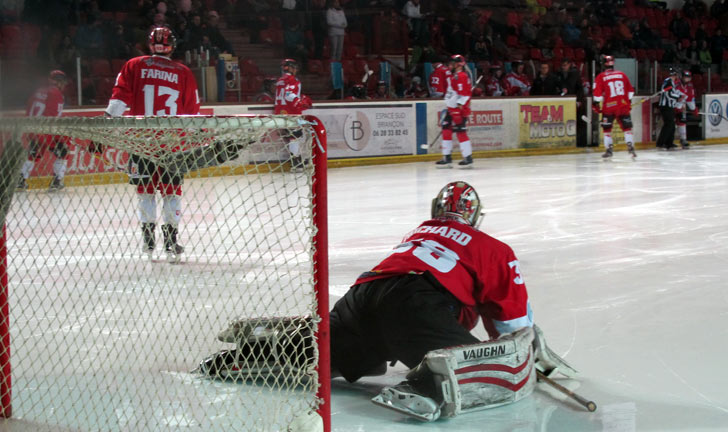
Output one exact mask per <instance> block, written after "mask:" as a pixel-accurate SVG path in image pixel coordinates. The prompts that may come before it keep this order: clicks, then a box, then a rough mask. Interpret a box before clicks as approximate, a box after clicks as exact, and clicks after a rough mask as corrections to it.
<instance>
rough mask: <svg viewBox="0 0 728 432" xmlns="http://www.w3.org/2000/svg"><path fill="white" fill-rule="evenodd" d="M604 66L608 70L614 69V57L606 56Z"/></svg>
mask: <svg viewBox="0 0 728 432" xmlns="http://www.w3.org/2000/svg"><path fill="white" fill-rule="evenodd" d="M604 66H605V67H608V68H612V67H614V57H612V56H609V55H608V56H604Z"/></svg>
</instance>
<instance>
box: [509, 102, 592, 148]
mask: <svg viewBox="0 0 728 432" xmlns="http://www.w3.org/2000/svg"><path fill="white" fill-rule="evenodd" d="M518 113H519V121H518V124H519V127H518V141H519V142H520V147H521V148H545V147H575V146H576V121H577V120H576V104H575V103H574V100H573V99H567V100H564V101H559V100H553V99H552V100H549V101H539V100H525V101H524V100H521V101H520V102H519V104H518Z"/></svg>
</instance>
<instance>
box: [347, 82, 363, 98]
mask: <svg viewBox="0 0 728 432" xmlns="http://www.w3.org/2000/svg"><path fill="white" fill-rule="evenodd" d="M365 99H369V97H367V91H366V89H365V88H364V86H363V85H361V84H354V86H353V87H352V88H351V90H350V94H349V96H347V97H345V98H344V100H365Z"/></svg>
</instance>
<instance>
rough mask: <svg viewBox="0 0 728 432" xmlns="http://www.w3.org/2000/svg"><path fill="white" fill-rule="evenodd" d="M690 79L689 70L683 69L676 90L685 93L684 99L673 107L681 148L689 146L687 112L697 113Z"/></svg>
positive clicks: (684, 148)
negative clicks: (677, 106)
mask: <svg viewBox="0 0 728 432" xmlns="http://www.w3.org/2000/svg"><path fill="white" fill-rule="evenodd" d="M692 81H693V74H692V73H691V72H690V71H689V70H684V71H683V73H682V79H681V80H680V84H679V86H678V90H679V91H680V92H682V93H683V94H684V95H685V96H684V99H685V100H684V101H683V102H682V103H681V105H680V106H679V108H675V126H677V131H678V134H679V136H680V146H681V147H682V148H683V150H686V149H688V148H690V143H689V142H688V133H687V125H686V122H687V112H688V111H690V112H691V113H692V114H693V115H698V107H697V105H695V87H693V83H692Z"/></svg>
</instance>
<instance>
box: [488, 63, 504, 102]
mask: <svg viewBox="0 0 728 432" xmlns="http://www.w3.org/2000/svg"><path fill="white" fill-rule="evenodd" d="M503 78H504V77H503V67H502V66H501V65H500V63H493V64H492V65H490V69H489V70H488V76H487V77H486V78H485V95H486V96H494V97H497V96H503V93H504V91H503Z"/></svg>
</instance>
